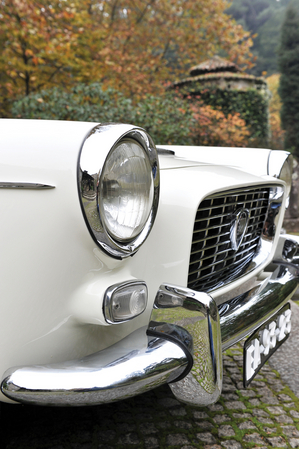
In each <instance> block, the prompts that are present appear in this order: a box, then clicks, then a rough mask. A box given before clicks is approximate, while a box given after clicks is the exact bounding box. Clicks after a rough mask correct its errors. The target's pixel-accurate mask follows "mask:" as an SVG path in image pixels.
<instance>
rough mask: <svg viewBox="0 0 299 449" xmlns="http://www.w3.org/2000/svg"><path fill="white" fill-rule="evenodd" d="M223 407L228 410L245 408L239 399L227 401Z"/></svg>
mask: <svg viewBox="0 0 299 449" xmlns="http://www.w3.org/2000/svg"><path fill="white" fill-rule="evenodd" d="M225 407H226V408H228V409H229V410H232V409H235V410H245V409H246V406H245V404H244V403H243V402H241V401H228V402H226V403H225Z"/></svg>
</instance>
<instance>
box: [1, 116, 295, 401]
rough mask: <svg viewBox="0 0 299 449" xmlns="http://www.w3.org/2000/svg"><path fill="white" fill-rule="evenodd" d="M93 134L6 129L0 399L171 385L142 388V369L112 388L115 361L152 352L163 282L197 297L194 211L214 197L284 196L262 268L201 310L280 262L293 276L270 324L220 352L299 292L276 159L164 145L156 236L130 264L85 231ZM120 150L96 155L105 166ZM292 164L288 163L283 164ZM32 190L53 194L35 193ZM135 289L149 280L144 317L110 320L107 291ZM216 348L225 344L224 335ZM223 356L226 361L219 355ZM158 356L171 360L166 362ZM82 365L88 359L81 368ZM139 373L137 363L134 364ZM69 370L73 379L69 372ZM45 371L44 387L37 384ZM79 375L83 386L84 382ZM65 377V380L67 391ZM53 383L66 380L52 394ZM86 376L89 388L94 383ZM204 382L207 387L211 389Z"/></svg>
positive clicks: (252, 152)
mask: <svg viewBox="0 0 299 449" xmlns="http://www.w3.org/2000/svg"><path fill="white" fill-rule="evenodd" d="M96 126H97V124H96V123H83V122H81V123H77V122H59V121H52V122H51V121H40V120H38V121H34V120H6V119H2V120H1V121H0V130H1V131H0V136H1V148H0V183H1V184H0V194H1V201H0V208H1V234H0V241H1V243H0V248H1V258H0V273H1V314H0V322H1V324H0V335H1V338H0V342H1V343H0V345H1V359H0V360H1V362H0V373H1V376H2V393H1V398H0V399H1V400H2V401H7V402H24V403H33V404H52V405H66V404H69V403H70V404H71V405H85V404H89V403H101V402H110V401H114V400H118V399H122V398H123V397H128V396H130V395H134V394H138V393H140V392H142V391H146V389H149V388H153V387H154V386H155V385H159V384H161V383H163V382H170V381H173V378H171V379H170V378H168V377H167V376H170V374H169V373H170V371H169V370H168V369H166V370H165V373H166V372H167V375H166V374H165V375H164V377H163V379H161V380H159V377H157V376H156V373H154V374H153V377H152V378H151V381H148V383H147V381H145V380H144V379H145V378H147V376H144V373H143V374H141V375H140V376H141V378H142V380H141V381H140V382H141V384H142V386H141V387H140V388H136V389H135V384H136V385H137V384H138V382H139V379H138V376H137V377H136V372H135V375H134V376H133V377H132V375H131V374H132V373H131V372H128V373H127V374H124V376H125V379H121V380H120V381H119V380H115V383H114V381H113V379H112V378H113V376H114V374H115V373H113V372H111V370H110V371H109V370H108V371H107V370H106V371H105V369H104V368H105V367H106V366H109V367H110V366H113V363H114V360H118V359H119V358H122V357H124V354H125V353H126V351H127V353H128V354H130V353H131V352H132V351H136V352H138V351H139V350H140V351H142V350H143V348H144V346H146V344H147V343H146V342H147V339H148V337H147V334H146V331H145V330H144V329H147V328H148V326H149V322H150V320H151V315H152V312H153V305H154V301H155V298H156V295H157V292H158V291H159V289H160V287H161V286H162V285H165V284H166V285H170V286H179V287H181V288H182V290H183V291H184V289H186V291H188V290H187V285H188V270H189V259H190V248H191V244H192V235H193V226H194V221H195V216H196V212H197V208H198V206H199V204H200V203H201V202H202V201H203V200H204V199H205V198H206V197H209V196H211V195H213V194H215V193H217V192H222V191H229V190H232V189H233V190H238V189H245V188H254V187H259V186H264V185H267V186H268V187H271V186H278V187H279V188H280V189H281V191H284V192H285V193H284V195H283V197H281V200H280V212H279V214H278V216H277V220H276V223H275V226H276V231H275V236H274V237H273V239H272V240H271V241H270V240H269V241H268V242H266V243H267V250H266V252H265V253H264V255H263V259H262V260H260V262H259V265H258V266H257V267H256V268H255V269H252V270H251V271H250V272H249V273H243V274H242V275H240V276H239V277H238V276H237V277H235V278H234V279H232V280H231V281H229V282H226V283H225V285H223V286H220V287H218V288H216V289H214V290H211V291H209V292H208V294H207V293H204V294H203V300H202V302H203V303H205V301H206V297H207V296H209V297H210V296H211V297H212V298H213V300H214V301H215V302H216V304H217V305H218V306H219V307H220V306H221V304H223V303H226V302H228V301H229V300H231V299H232V298H234V297H236V296H238V295H240V294H244V293H245V292H247V291H250V290H251V289H252V288H254V287H256V286H257V285H259V288H260V289H261V288H263V286H264V285H265V282H268V280H269V277H271V276H272V277H273V272H274V273H275V270H274V269H272V271H271V272H270V271H268V269H266V267H268V266H269V265H270V264H271V262H272V260H273V259H275V260H278V261H281V264H282V265H283V266H284V267H286V266H287V267H289V269H290V272H291V274H290V273H288V274H287V275H285V274H284V276H285V278H284V279H289V281H288V280H284V281H283V285H285V284H287V285H288V288H286V290H285V292H284V293H283V296H284V297H283V298H281V300H280V302H279V303H277V304H275V305H273V306H269V310H268V309H267V311H265V312H264V313H263V316H261V315H260V314H261V312H260V310H257V312H256V314H257V316H256V319H255V324H251V325H250V326H249V327H248V328H246V329H244V331H240V332H237V333H236V335H235V336H234V337H231V336H230V337H229V338H228V339H227V340H226V341H223V342H222V343H223V345H222V346H223V349H225V348H227V347H229V346H230V345H232V344H234V343H235V342H236V341H239V340H241V339H242V338H244V337H245V336H246V335H248V333H252V332H254V331H255V330H256V329H257V328H258V327H259V326H261V325H263V324H264V323H265V322H266V321H268V320H269V318H271V316H272V315H274V314H275V313H277V311H278V310H279V309H280V308H281V307H283V306H284V304H285V303H286V301H287V300H288V299H290V297H291V296H292V294H293V292H294V291H295V290H296V288H297V285H298V274H297V267H296V263H295V262H296V248H297V246H296V243H295V242H293V241H292V238H291V237H289V236H281V235H280V230H281V227H282V222H283V216H284V209H285V204H286V201H287V193H286V190H287V186H286V184H285V182H284V181H283V180H281V179H278V177H274V176H271V174H273V175H275V173H274V172H272V173H270V174H269V165H268V164H269V155H270V153H271V150H262V149H236V148H202V147H164V146H163V147H162V148H165V149H166V150H173V151H174V152H175V155H173V154H171V153H167V151H166V153H165V154H164V155H163V154H161V155H160V156H159V163H160V197H159V206H158V211H157V215H156V218H155V222H154V224H153V227H152V230H151V232H150V234H149V236H148V237H147V238H146V240H145V241H144V243H143V244H142V245H141V246H140V248H139V249H138V251H136V253H135V254H134V255H133V256H132V257H125V258H123V259H120V258H118V259H117V258H114V257H112V256H111V255H109V254H107V253H105V252H103V251H102V249H101V248H100V247H99V246H98V245H97V244H96V242H95V240H94V239H93V238H92V237H91V234H90V232H89V230H88V228H87V226H86V222H85V220H84V216H83V213H82V210H81V206H80V198H79V194H78V177H77V176H78V175H77V171H78V157H79V154H80V151H81V148H82V145H83V144H84V142H85V140H86V136H87V135H89V133H90V132H91V131H92V129H93V128H94V127H96ZM111 146H112V144H110V145H107V146H106V147H102V148H100V149H99V151H101V158H102V160H105V158H106V156H107V154H108V152H109V151H110V149H111ZM285 157H286V156H285V154H284V155H282V159H283V158H285ZM283 160H284V159H283ZM100 169H101V167H99V170H100ZM278 171H279V170H278ZM32 184H34V185H35V184H38V185H39V186H44V185H46V186H49V187H51V188H34V186H32ZM243 209H244V208H243ZM286 240H288V241H289V242H291V244H292V245H294V248H292V257H294V260H291V259H289V258H287V257H286V256H284V254H283V248H284V243H285V241H286ZM265 269H266V270H265ZM134 280H142V281H144V282H145V283H146V285H147V288H148V301H147V306H146V310H144V312H143V313H141V314H140V315H139V316H136V317H134V318H132V319H130V320H128V321H125V322H121V323H117V324H111V323H109V322H107V319H106V317H105V313H104V311H103V301H104V295H105V292H106V291H107V289H109V288H110V287H111V286H113V285H116V284H120V283H126V282H127V281H134ZM258 282H259V284H258ZM261 286H262V287H261ZM199 293H200V292H199ZM207 307H208V306H207ZM216 321H217V320H216ZM220 323H221V319H220ZM215 326H216V325H215ZM134 332H135V333H134ZM215 332H216V333H217V332H218V331H215ZM133 333H134V334H133ZM133 335H134V338H133V337H132V338H131V336H133ZM125 337H127V340H124V339H125ZM215 338H216V340H217V337H215ZM217 341H218V344H219V345H220V346H221V344H220V343H219V338H218V340H217ZM132 342H134V344H132ZM169 344H170V343H169ZM113 345H114V346H113ZM130 345H131V346H130ZM124 348H125V349H124ZM101 351H104V352H102V360H103V362H101V364H100V367H99V371H101V373H100V374H97V376H98V377H97V379H100V380H96V379H95V377H93V376H95V375H94V373H95V371H97V367H96V366H95V365H96V362H94V361H93V362H92V364H93V363H94V364H95V365H94V367H93V368H90V365H88V364H87V365H88V366H89V368H87V367H85V365H84V363H85V362H84V360H85V358H86V357H87V356H89V355H93V354H97V356H96V357H97V358H101V355H100V352H101ZM218 352H219V354H220V353H221V348H220V349H219V350H218ZM219 354H218V356H217V357H218V359H219V360H218V361H217V363H216V362H215V363H216V365H217V367H216V368H215V369H217V373H216V374H215V377H216V378H217V379H218V380H217V379H215V384H217V385H216V387H215V388H214V390H213V388H212V390H213V391H212V392H211V394H210V397H209V399H207V398H206V397H203V396H204V395H203V394H202V392H201V393H200V394H199V395H198V398H197V399H196V398H195V399H194V401H195V402H196V401H197V402H196V403H197V404H199V405H205V404H207V403H211V402H214V401H216V400H217V399H218V397H219V394H220V392H221V377H222V371H221V360H220V359H221V356H219ZM141 357H142V356H141ZM174 357H175V356H174ZM179 357H180V356H179ZM217 357H216V358H217ZM161 359H162V360H165V356H163V357H162V358H161ZM76 360H81V361H80V362H72V361H76ZM82 360H83V361H82ZM86 360H87V359H86ZM146 363H147V362H146ZM184 363H185V362H184ZM184 363H183V365H184ZM60 364H61V365H60ZM150 364H152V362H150ZM141 365H142V363H140V364H139V362H138V363H137V367H138V366H141ZM185 365H186V363H185ZM185 365H184V366H185ZM216 365H215V366H216ZM121 366H122V368H119V371H122V373H125V371H126V369H127V368H126V367H124V366H123V365H121ZM15 367H20V368H15ZM24 367H26V368H24ZM68 368H70V369H71V370H72V371H71V372H68ZM26 369H27V370H28V373H29V374H30V376H29V377H28V378H27V377H26V379H25V380H24V379H22V378H21V377H20V376H22V373H25V371H26ZM109 369H110V368H109ZM176 369H179V368H178V367H177V368H176ZM180 369H181V368H180ZM47 370H48V371H47ZM53 370H54V371H55V370H56V371H55V373H57V376H56V374H55V373H54V374H53ZM128 370H129V371H130V369H129V368H128ZM41 371H42V372H43V373H44V374H45V376H46V377H47V380H45V379H41V378H40V377H39V374H38V372H41ZM135 371H136V370H135ZM158 371H159V370H158ZM181 371H182V369H181ZM181 371H180V376H182V373H181ZM74 372H75V374H74ZM78 372H80V376H81V377H80V380H78V379H77V378H76V375H77V374H78ZM87 372H88V373H87ZM171 372H172V371H171ZM173 372H174V371H173ZM175 372H176V371H175ZM20 373H21V374H20ZM34 373H35V374H34ZM59 373H62V374H61V376H62V377H63V376H64V380H61V383H60V378H62V377H61V376H60V374H59ZM65 373H67V374H65ZM76 373H77V374H76ZM86 373H87V374H86ZM78 375H79V374H78ZM18 376H19V377H18ZM55 376H56V377H57V379H58V380H57V383H56V380H55V381H53V385H52V380H53V379H54V378H55ZM88 376H89V378H90V379H91V380H87V377H88ZM101 376H102V377H101ZM165 376H166V377H165ZM174 377H175V376H174ZM82 378H84V380H82ZM177 378H178V375H177ZM66 379H67V380H66ZM128 379H131V380H130V381H128ZM174 380H175V379H174ZM47 382H49V385H51V386H50V387H47ZM68 382H69V384H68ZM77 382H79V384H77ZM80 382H82V383H80ZM97 382H98V384H97ZM182 382H184V379H183V380H178V381H177V382H175V383H172V384H171V385H174V387H173V391H174V393H175V394H176V396H177V397H178V398H179V399H181V400H185V401H186V402H188V401H189V402H190V399H188V398H187V399H186V397H187V396H188V394H187V395H185V396H184V395H183V394H182V393H181V391H182V390H183V389H184V388H185V387H184V385H183V386H182V387H181V388H180V387H179V384H180V383H182ZM185 383H186V382H185ZM199 383H200V385H201V387H202V382H199ZM116 384H117V385H118V386H117V387H115V391H120V393H117V394H115V395H114V393H112V394H111V391H114V390H113V389H114V386H115V385H116ZM128 385H129V388H127V387H128ZM132 385H133V386H132ZM131 386H132V391H131ZM201 387H200V388H201ZM89 390H90V391H89ZM95 390H97V391H98V392H99V393H98V395H97V396H96V398H92V399H91V400H89V399H87V397H88V395H89V397H92V396H93V392H94V391H95ZM177 390H180V392H178V391H177ZM88 391H89V393H88ZM121 391H123V392H124V393H123V394H122V393H121ZM215 391H216V392H215ZM76 392H77V393H78V392H79V393H78V394H77V393H76ZM109 392H110V393H109ZM183 396H184V397H183ZM189 396H190V394H189ZM194 396H196V395H194ZM70 398H74V399H70ZM81 398H82V399H81ZM191 402H192V401H191Z"/></svg>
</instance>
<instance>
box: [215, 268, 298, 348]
mask: <svg viewBox="0 0 299 449" xmlns="http://www.w3.org/2000/svg"><path fill="white" fill-rule="evenodd" d="M298 284H299V271H298V268H297V267H296V266H294V265H291V264H285V265H284V264H281V265H278V266H277V267H276V269H275V271H274V272H273V273H272V275H271V276H270V277H269V278H267V279H266V280H265V281H263V282H261V283H259V284H258V285H257V286H255V287H254V288H252V289H251V290H249V291H247V292H246V293H243V294H242V295H240V296H237V297H236V298H234V299H232V300H231V301H228V302H226V303H223V304H221V306H219V314H220V326H221V338H222V348H223V350H226V349H227V348H229V347H230V346H232V345H234V344H235V343H237V342H238V341H240V340H242V339H243V338H245V337H246V336H247V335H250V334H251V333H253V332H254V331H255V330H256V329H257V328H259V327H260V326H261V325H262V324H263V323H265V322H266V321H267V320H268V319H269V318H271V316H273V315H275V313H276V312H278V310H279V309H280V308H281V307H283V305H284V304H285V303H286V302H287V301H288V300H289V299H290V298H291V297H292V295H293V294H294V292H295V291H296V289H297V287H298Z"/></svg>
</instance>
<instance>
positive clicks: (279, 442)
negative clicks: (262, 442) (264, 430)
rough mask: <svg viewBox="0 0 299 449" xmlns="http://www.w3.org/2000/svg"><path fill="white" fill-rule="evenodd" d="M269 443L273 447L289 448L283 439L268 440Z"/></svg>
mask: <svg viewBox="0 0 299 449" xmlns="http://www.w3.org/2000/svg"><path fill="white" fill-rule="evenodd" d="M267 441H268V442H269V444H270V445H271V446H273V447H288V446H287V443H286V441H285V440H284V439H283V438H282V437H273V438H267Z"/></svg>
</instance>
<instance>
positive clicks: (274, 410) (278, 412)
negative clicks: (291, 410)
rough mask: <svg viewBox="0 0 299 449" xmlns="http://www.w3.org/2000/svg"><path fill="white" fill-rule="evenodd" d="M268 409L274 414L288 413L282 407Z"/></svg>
mask: <svg viewBox="0 0 299 449" xmlns="http://www.w3.org/2000/svg"><path fill="white" fill-rule="evenodd" d="M267 409H268V410H269V412H270V413H272V415H280V414H285V413H286V412H285V411H284V409H283V408H282V407H267Z"/></svg>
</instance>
